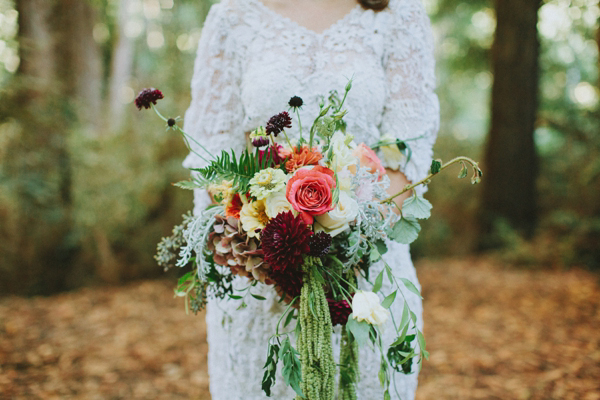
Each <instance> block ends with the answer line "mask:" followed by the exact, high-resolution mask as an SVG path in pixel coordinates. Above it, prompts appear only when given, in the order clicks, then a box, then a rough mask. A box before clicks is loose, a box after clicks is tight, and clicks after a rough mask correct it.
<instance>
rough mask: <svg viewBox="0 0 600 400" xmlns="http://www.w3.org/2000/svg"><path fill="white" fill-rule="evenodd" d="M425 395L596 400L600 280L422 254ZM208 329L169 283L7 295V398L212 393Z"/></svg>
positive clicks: (1, 330)
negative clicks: (46, 295) (188, 311)
mask: <svg viewBox="0 0 600 400" xmlns="http://www.w3.org/2000/svg"><path fill="white" fill-rule="evenodd" d="M418 268H419V276H420V279H421V282H422V284H423V287H424V288H425V290H424V293H423V294H424V297H425V310H426V315H425V318H426V331H425V334H426V337H427V339H428V349H429V351H430V352H431V353H432V356H431V360H430V361H429V362H427V363H426V364H425V367H424V368H423V371H422V375H421V378H420V388H419V392H418V399H419V400H426V399H587V400H592V399H600V286H599V284H598V282H599V280H598V276H597V275H593V274H590V273H587V272H584V271H578V270H573V271H567V272H527V271H516V270H511V269H506V268H503V267H502V266H498V265H494V264H492V263H490V262H486V261H483V260H469V261H464V260H463V261H457V260H446V261H436V262H431V261H426V262H421V263H419V266H418ZM205 338H206V332H205V327H204V324H203V319H202V318H201V317H200V316H193V315H189V316H187V315H185V313H184V311H183V308H182V302H181V300H180V299H174V298H173V296H172V282H165V281H158V282H157V281H153V282H140V283H136V284H132V285H129V286H126V287H121V288H100V289H97V288H96V289H83V290H79V291H77V292H73V293H67V294H62V295H57V296H53V297H50V298H34V299H23V298H8V299H3V300H0V398H2V399H5V398H6V399H13V398H14V399H53V398H57V399H190V398H194V399H209V398H210V397H209V394H208V375H207V370H206V351H207V345H206V343H205Z"/></svg>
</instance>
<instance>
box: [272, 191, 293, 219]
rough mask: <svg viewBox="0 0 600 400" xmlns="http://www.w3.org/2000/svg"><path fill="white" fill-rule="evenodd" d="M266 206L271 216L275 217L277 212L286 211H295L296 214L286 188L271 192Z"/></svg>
mask: <svg viewBox="0 0 600 400" xmlns="http://www.w3.org/2000/svg"><path fill="white" fill-rule="evenodd" d="M265 206H266V207H265V212H266V214H267V217H269V218H275V217H276V216H277V214H279V213H282V212H285V211H293V212H294V214H296V212H295V211H294V209H293V208H292V205H291V204H290V202H289V201H288V199H287V197H286V196H285V190H281V191H279V192H275V193H271V194H270V195H269V196H268V197H267V199H266V200H265Z"/></svg>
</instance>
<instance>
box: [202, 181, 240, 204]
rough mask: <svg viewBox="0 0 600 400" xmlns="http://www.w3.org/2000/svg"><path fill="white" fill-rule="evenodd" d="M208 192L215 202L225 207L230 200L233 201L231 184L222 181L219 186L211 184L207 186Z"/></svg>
mask: <svg viewBox="0 0 600 400" xmlns="http://www.w3.org/2000/svg"><path fill="white" fill-rule="evenodd" d="M208 192H209V193H210V194H211V195H212V196H213V198H214V199H215V200H216V201H217V202H219V203H221V204H223V205H227V204H229V203H230V202H231V199H233V195H234V193H233V182H232V181H222V182H221V183H219V184H216V183H211V184H210V185H209V186H208Z"/></svg>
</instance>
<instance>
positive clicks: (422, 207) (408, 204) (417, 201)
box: [402, 193, 433, 219]
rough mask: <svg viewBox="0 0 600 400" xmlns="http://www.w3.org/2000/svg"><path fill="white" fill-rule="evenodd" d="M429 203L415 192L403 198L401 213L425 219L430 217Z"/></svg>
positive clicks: (430, 206)
mask: <svg viewBox="0 0 600 400" xmlns="http://www.w3.org/2000/svg"><path fill="white" fill-rule="evenodd" d="M432 207H433V206H432V205H431V203H430V202H429V201H428V200H427V199H425V198H424V197H423V196H419V195H417V194H416V193H415V195H414V196H411V197H409V198H407V199H406V200H404V203H403V204H402V215H410V216H413V217H415V218H419V219H427V218H429V217H431V208H432Z"/></svg>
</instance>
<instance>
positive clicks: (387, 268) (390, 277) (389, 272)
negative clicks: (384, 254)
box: [385, 264, 394, 284]
mask: <svg viewBox="0 0 600 400" xmlns="http://www.w3.org/2000/svg"><path fill="white" fill-rule="evenodd" d="M385 271H386V272H387V277H388V280H389V281H390V283H392V284H393V283H394V274H393V273H392V269H391V268H390V266H389V265H387V264H385Z"/></svg>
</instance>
